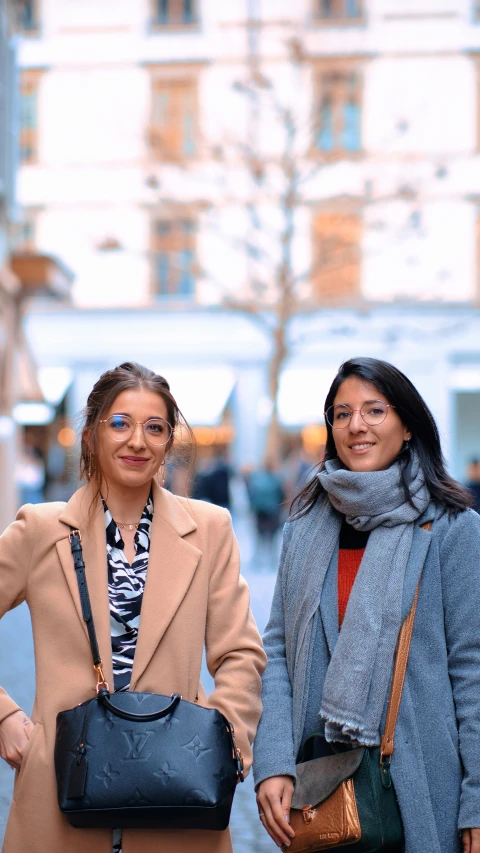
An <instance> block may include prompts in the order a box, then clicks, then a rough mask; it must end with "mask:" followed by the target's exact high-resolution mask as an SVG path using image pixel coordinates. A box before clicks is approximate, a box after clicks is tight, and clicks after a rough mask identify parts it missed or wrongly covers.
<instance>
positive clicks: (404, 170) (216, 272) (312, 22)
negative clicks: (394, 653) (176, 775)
mask: <svg viewBox="0 0 480 853" xmlns="http://www.w3.org/2000/svg"><path fill="white" fill-rule="evenodd" d="M479 94H480V3H479V2H478V0H297V2H296V3H295V4H292V3H291V2H288V0H81V2H78V0H0V483H1V489H0V531H2V530H3V529H4V528H5V527H6V526H7V525H8V524H9V523H10V522H11V521H12V519H13V518H14V517H15V513H16V511H17V509H18V507H19V506H21V505H22V504H23V503H26V502H31V503H36V502H40V501H44V500H68V498H69V497H70V496H71V494H72V493H73V492H74V491H75V489H76V488H77V487H78V484H79V483H78V460H79V435H80V433H81V428H82V410H83V407H84V406H85V402H86V398H87V396H88V393H89V391H90V390H91V388H92V386H93V384H94V383H95V382H96V380H97V379H98V378H99V376H100V375H101V373H102V372H104V371H105V370H107V369H108V368H111V367H113V366H115V365H117V364H120V363H121V362H122V361H126V360H134V361H138V362H140V363H142V364H144V365H146V366H147V367H149V368H151V369H153V370H155V371H156V372H157V373H160V374H161V375H163V376H165V377H166V379H167V380H168V382H169V383H170V386H171V389H172V392H173V394H174V396H175V398H176V399H177V401H178V403H179V406H180V408H181V410H182V412H183V414H184V415H185V418H186V419H187V421H188V422H189V424H190V425H191V426H192V429H193V432H194V435H195V442H196V455H195V460H194V464H193V476H191V472H190V467H189V460H188V459H187V446H186V443H185V444H184V443H183V440H182V436H181V435H180V436H178V439H179V440H178V442H177V449H176V452H175V453H174V454H173V455H170V456H169V460H168V465H167V483H166V486H167V487H168V488H170V489H171V490H172V491H173V492H175V493H177V494H182V495H184V494H188V495H191V496H193V497H195V498H200V499H203V500H208V501H211V502H213V503H217V504H219V505H221V506H226V507H227V508H229V509H230V511H231V512H232V517H233V523H234V528H235V532H236V534H237V537H238V539H239V543H240V549H241V554H242V571H243V573H244V574H245V576H246V578H247V580H248V582H249V584H250V587H251V593H252V608H253V612H254V615H255V618H256V619H257V622H258V625H259V627H260V630H263V629H264V627H265V624H266V622H267V619H268V611H269V606H270V601H271V596H272V592H273V586H274V583H275V575H276V568H277V560H278V553H279V547H280V537H281V528H282V524H283V522H284V520H285V518H286V517H287V515H288V507H289V505H290V502H291V500H292V498H293V497H294V496H295V494H296V493H297V492H298V491H299V490H300V488H301V487H302V486H303V485H304V484H305V482H306V481H307V480H308V478H309V477H311V476H313V472H314V470H315V466H316V465H318V463H319V462H320V461H321V459H322V453H323V449H324V442H325V435H326V431H325V422H324V416H323V408H324V406H323V403H324V399H325V396H326V393H327V390H328V388H329V385H330V383H331V381H332V379H333V377H334V375H335V373H336V371H337V369H338V367H339V365H340V364H341V363H342V362H343V361H345V360H346V359H348V358H349V357H352V356H360V355H367V356H374V357H377V358H383V359H385V360H387V361H390V362H392V363H393V364H395V365H396V366H397V367H399V368H400V369H401V370H403V371H404V372H405V373H406V374H407V376H408V377H409V378H410V379H411V380H412V382H413V383H414V384H415V385H416V387H417V388H418V390H419V391H420V393H421V394H422V395H423V397H424V398H425V400H426V402H427V404H428V405H429V406H430V408H431V410H432V411H433V413H434V416H435V418H436V421H437V423H438V426H439V430H440V434H441V438H442V444H443V448H444V452H445V456H446V460H447V464H448V468H449V471H450V473H451V474H452V475H453V476H454V477H456V478H457V479H458V480H460V481H461V482H462V483H465V484H468V486H469V487H470V488H471V489H472V491H473V492H474V495H475V496H476V501H477V508H478V507H479V502H480V435H479V424H480V266H479V259H480V227H479V226H480V217H479V212H480V150H479V146H480V118H479V116H480V112H479ZM0 583H1V578H0ZM0 648H2V650H3V651H2V657H1V661H0V683H1V684H2V685H3V686H5V687H6V688H7V689H8V690H9V692H11V693H12V695H13V696H14V697H15V698H16V699H17V701H18V702H19V703H20V704H21V705H22V706H23V707H25V709H26V710H27V711H29V710H31V706H32V701H33V678H34V663H33V650H32V640H31V632H30V628H29V619H28V610H27V609H26V607H25V605H21V606H20V607H19V608H18V609H17V610H16V611H14V612H12V613H9V614H6V615H5V617H4V619H2V621H1V623H0ZM52 665H54V662H52ZM204 676H205V683H206V685H207V686H208V684H210V683H211V679H210V676H209V674H208V673H207V672H205V673H204ZM0 765H1V766H0V838H1V837H2V835H3V827H4V824H5V820H6V816H7V812H8V805H9V801H10V796H11V785H12V779H11V776H10V771H9V769H8V767H6V765H4V764H3V763H0ZM232 829H233V837H234V845H235V853H247V851H248V853H250V851H258V853H263V851H269V850H272V849H273V843H272V842H270V840H269V839H268V837H267V836H266V835H265V833H264V832H263V830H262V827H261V826H260V823H259V820H258V817H257V810H256V805H255V799H254V792H253V784H252V780H251V779H250V778H249V779H247V781H246V783H245V785H243V786H241V787H240V788H239V790H238V793H237V797H236V801H235V806H234V815H233V819H232Z"/></svg>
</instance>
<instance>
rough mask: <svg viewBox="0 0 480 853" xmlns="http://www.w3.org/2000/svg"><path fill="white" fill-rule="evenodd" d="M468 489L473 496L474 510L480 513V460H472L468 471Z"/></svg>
mask: <svg viewBox="0 0 480 853" xmlns="http://www.w3.org/2000/svg"><path fill="white" fill-rule="evenodd" d="M467 476H468V481H467V489H469V490H470V491H471V493H472V495H473V501H474V503H473V509H474V510H475V512H479V513H480V460H478V459H472V460H471V461H470V464H469V466H468V470H467Z"/></svg>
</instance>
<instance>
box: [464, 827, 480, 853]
mask: <svg viewBox="0 0 480 853" xmlns="http://www.w3.org/2000/svg"><path fill="white" fill-rule="evenodd" d="M462 841H463V849H464V851H465V853H480V829H464V830H462Z"/></svg>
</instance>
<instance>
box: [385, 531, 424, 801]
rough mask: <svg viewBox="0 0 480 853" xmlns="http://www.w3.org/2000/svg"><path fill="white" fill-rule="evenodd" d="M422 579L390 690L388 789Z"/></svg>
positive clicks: (402, 634) (402, 637)
mask: <svg viewBox="0 0 480 853" xmlns="http://www.w3.org/2000/svg"><path fill="white" fill-rule="evenodd" d="M420 527H421V528H422V529H423V530H430V529H431V527H432V522H431V521H427V522H425V524H421V525H420ZM421 580H422V578H421V577H420V579H419V581H418V584H417V589H416V591H415V598H414V599H413V604H412V608H411V610H410V613H409V614H408V616H406V618H405V620H404V622H403V625H402V627H401V629H400V633H399V636H398V644H397V653H396V655H395V664H394V668H393V678H392V687H391V690H390V698H389V700H388V709H387V718H386V720H385V730H384V733H383V737H382V741H381V745H380V765H381V768H382V782H383V781H384V778H385V782H384V784H385V783H387V785H386V786H387V787H389V786H390V784H391V782H390V762H391V760H392V754H393V747H394V737H395V726H396V725H397V717H398V712H399V710H400V702H401V699H402V692H403V684H404V681H405V673H406V671H407V663H408V655H409V653H410V643H411V640H412V632H413V623H414V622H415V613H416V611H417V603H418V594H419V592H420V583H421Z"/></svg>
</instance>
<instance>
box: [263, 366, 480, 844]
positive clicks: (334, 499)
mask: <svg viewBox="0 0 480 853" xmlns="http://www.w3.org/2000/svg"><path fill="white" fill-rule="evenodd" d="M325 413H326V425H327V435H328V437H327V445H326V455H325V460H324V462H323V463H322V464H321V465H320V466H319V470H318V472H317V475H316V476H315V477H314V478H313V479H312V480H311V481H310V483H309V484H308V485H307V486H306V488H305V489H304V490H303V492H301V494H300V495H299V496H298V498H297V499H296V502H294V512H293V515H292V517H291V519H290V520H289V522H287V524H286V526H285V533H284V544H283V550H282V556H281V561H280V568H279V573H278V579H277V585H276V589H275V595H274V599H273V604H272V612H271V616H270V621H269V624H268V626H267V630H266V634H265V637H264V643H265V649H266V652H267V655H268V664H267V668H266V671H265V674H264V678H263V697H262V698H263V716H262V719H261V723H260V727H259V729H258V733H257V738H256V741H255V748H254V774H255V784H256V789H257V803H258V807H259V816H260V819H261V821H262V823H263V825H264V826H265V829H266V830H267V831H268V832H269V834H270V835H271V837H272V838H273V839H274V840H275V841H276V843H277V844H285V845H287V846H288V845H289V843H290V840H291V838H292V836H293V830H292V829H291V827H290V825H289V822H288V816H289V811H290V803H291V798H292V793H293V790H294V780H295V764H296V762H297V761H298V759H299V754H300V751H301V747H302V744H303V742H304V740H305V739H306V738H307V737H308V736H309V735H310V734H312V732H315V731H319V730H321V731H324V735H325V741H326V742H327V743H328V742H332V741H333V742H342V743H347V744H348V743H351V744H354V745H358V744H363V745H366V746H372V745H375V744H378V743H379V742H380V733H381V732H382V731H383V725H384V720H385V712H386V703H387V701H388V694H389V686H390V679H391V674H392V668H393V660H394V653H395V647H396V642H397V637H398V631H399V629H400V626H401V623H402V621H403V619H404V618H405V616H406V615H407V613H408V612H409V610H410V608H411V606H412V602H413V598H414V595H415V590H416V587H417V584H418V581H419V578H420V577H421V584H420V593H419V599H418V607H417V613H416V618H415V625H414V630H413V637H412V643H411V649H410V657H409V661H408V668H407V674H406V679H405V686H404V690H403V695H402V701H401V706H400V712H399V716H398V722H397V727H396V732H395V750H394V754H393V758H392V765H391V773H392V778H393V783H394V787H395V792H396V796H397V800H398V804H399V807H400V812H401V816H402V822H403V827H404V836H405V846H404V849H405V853H461V851H462V849H463V850H465V851H466V853H480V517H479V516H478V515H477V514H476V513H474V512H473V511H472V510H471V509H469V506H470V504H471V499H470V495H469V493H468V492H467V490H465V489H464V488H463V487H462V486H460V484H459V483H456V482H455V481H454V480H452V479H451V478H450V477H449V476H448V474H447V473H446V471H445V465H444V461H443V457H442V453H441V448H440V440H439V435H438V431H437V427H436V425H435V421H434V419H433V416H432V414H431V413H430V411H429V409H428V407H427V406H426V404H425V402H424V401H423V399H422V398H421V397H420V395H419V393H418V391H417V390H416V389H415V387H414V386H413V385H412V383H411V382H410V381H409V380H408V379H407V377H406V376H404V375H403V374H402V373H401V372H400V371H399V370H397V369H396V368H395V367H393V366H392V365H390V364H387V363H386V362H382V361H378V360H376V359H370V358H356V359H351V360H350V361H348V362H346V363H345V364H343V365H342V366H341V368H340V370H339V373H338V374H337V376H336V377H335V379H334V381H333V384H332V387H331V388H330V391H329V393H328V396H327V399H326V403H325ZM427 522H431V527H430V530H428V529H426V528H425V525H426V523H427Z"/></svg>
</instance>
